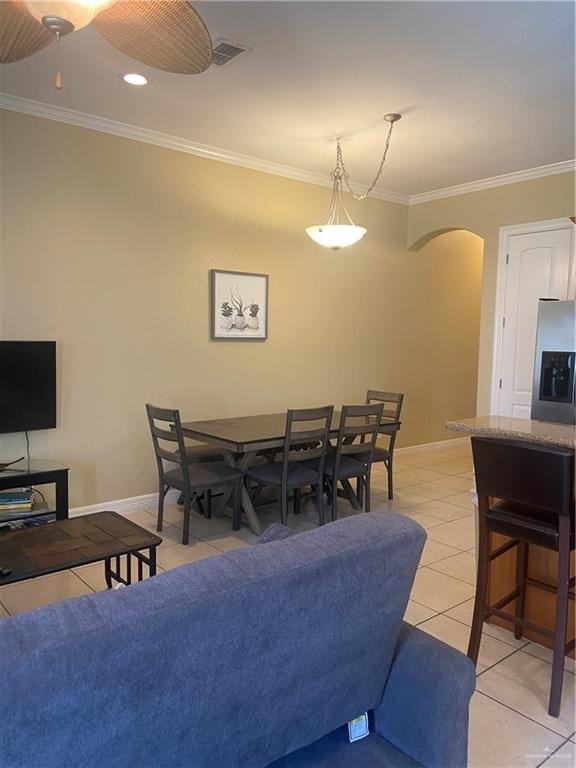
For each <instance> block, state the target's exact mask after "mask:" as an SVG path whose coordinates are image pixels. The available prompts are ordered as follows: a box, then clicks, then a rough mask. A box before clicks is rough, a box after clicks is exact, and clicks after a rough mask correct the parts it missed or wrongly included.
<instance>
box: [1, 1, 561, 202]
mask: <svg viewBox="0 0 576 768" xmlns="http://www.w3.org/2000/svg"><path fill="white" fill-rule="evenodd" d="M195 7H196V8H197V10H198V11H199V12H200V14H201V15H202V17H203V18H204V20H205V22H206V24H207V26H208V28H209V30H210V32H211V34H212V37H213V38H218V37H223V38H227V39H229V40H231V41H233V42H238V43H242V44H245V45H249V46H251V47H252V48H253V51H252V52H251V53H250V54H246V55H245V56H243V57H242V58H241V59H239V60H237V61H236V62H235V63H232V64H231V65H229V66H228V67H225V68H223V69H216V68H215V67H211V68H210V69H209V70H208V72H206V73H204V74H202V75H197V76H183V75H169V74H166V73H163V72H159V71H156V70H152V69H148V68H147V67H144V66H143V65H140V64H136V63H134V62H133V61H131V60H130V59H128V58H127V57H126V56H124V55H123V54H121V53H119V52H118V51H116V50H115V49H113V48H112V47H110V45H108V43H106V42H105V41H104V40H103V39H102V38H100V37H99V35H98V34H97V33H96V32H95V31H94V30H92V29H90V28H87V29H85V30H82V31H80V32H76V33H74V34H72V35H70V36H69V37H67V38H64V40H63V41H62V42H61V43H59V44H58V45H56V44H53V45H52V46H50V47H49V48H47V49H45V50H44V51H41V52H40V53H38V54H36V55H35V56H33V57H31V58H30V59H27V60H26V61H23V62H19V63H17V64H10V65H3V66H2V67H0V77H1V78H2V82H1V83H0V85H1V90H2V91H3V92H4V93H7V94H11V95H16V96H20V97H24V98H28V99H33V100H37V101H41V102H45V103H49V104H56V105H59V106H63V107H68V108H71V109H74V110H79V111H81V112H85V113H89V114H93V115H98V116H101V117H107V118H110V119H113V120H118V121H121V122H124V123H129V124H132V125H136V126H140V127H144V128H148V129H151V130H155V131H161V132H164V133H168V134H171V135H174V136H178V137H181V138H184V139H188V140H191V141H194V142H202V143H204V144H208V145H211V146H214V147H219V148H223V149H225V150H228V151H231V152H236V153H242V154H244V155H250V156H252V157H256V158H259V159H262V160H265V161H268V162H274V163H281V164H284V165H288V166H292V167H295V168H299V169H303V170H305V171H309V172H314V173H319V174H323V175H326V174H327V173H328V172H329V171H330V170H331V167H332V165H333V163H334V144H333V138H334V137H335V136H336V135H342V136H345V137H348V138H347V139H346V141H345V143H344V145H343V147H344V154H345V160H346V163H347V165H348V167H349V170H350V172H351V177H352V180H353V181H356V182H357V183H369V181H370V178H371V176H373V174H374V172H375V170H376V166H377V164H378V161H379V157H380V152H381V149H382V144H383V138H384V124H383V123H382V121H381V116H382V115H383V114H384V113H386V112H396V111H398V112H402V113H403V114H404V118H403V120H402V121H401V122H400V123H399V124H398V125H397V128H396V130H395V136H394V140H393V144H392V149H391V152H390V156H389V164H387V165H386V167H385V170H384V173H383V174H382V177H381V180H380V184H379V188H380V189H382V190H390V191H393V192H398V193H403V194H417V193H422V192H426V191H428V190H432V189H438V188H441V187H446V186H451V185H455V184H462V183H466V182H470V181H475V180H478V179H484V178H487V177H490V176H496V175H500V174H506V173H510V172H514V171H519V170H523V169H527V168H534V167H537V166H541V165H547V164H550V163H557V162H561V161H565V160H570V159H572V158H574V156H575V154H576V153H575V149H574V5H573V4H572V3H571V2H520V1H515V2H314V3H312V2H252V3H246V2H199V3H196V4H195ZM57 68H60V69H61V70H62V73H63V76H64V89H63V90H62V91H61V92H58V91H56V90H55V89H54V86H53V79H54V73H55V71H56V69H57ZM128 71H137V72H142V73H143V74H145V75H146V76H147V77H148V78H149V81H150V82H149V85H148V86H146V87H145V88H134V87H130V86H127V85H125V84H124V83H123V82H122V81H121V80H120V78H119V77H118V75H119V73H124V72H128Z"/></svg>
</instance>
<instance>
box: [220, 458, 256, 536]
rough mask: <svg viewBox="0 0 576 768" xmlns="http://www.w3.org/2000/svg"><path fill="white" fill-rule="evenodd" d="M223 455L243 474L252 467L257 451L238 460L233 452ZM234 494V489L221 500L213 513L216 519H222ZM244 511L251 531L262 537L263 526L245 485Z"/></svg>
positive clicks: (243, 493) (243, 488) (228, 491)
mask: <svg viewBox="0 0 576 768" xmlns="http://www.w3.org/2000/svg"><path fill="white" fill-rule="evenodd" d="M222 454H223V456H224V460H225V461H226V463H227V464H228V465H229V466H231V467H234V468H235V469H239V470H240V471H241V472H246V470H247V469H248V467H250V465H251V464H252V463H253V462H254V459H255V457H256V454H257V451H248V452H246V453H243V454H242V456H240V458H239V459H237V458H236V456H235V454H233V453H232V452H231V451H222ZM232 493H233V489H229V490H227V491H226V492H225V493H224V495H223V496H222V498H221V499H220V503H219V504H218V507H217V509H216V510H215V511H214V512H213V514H214V516H215V517H222V516H223V515H224V512H225V510H226V504H227V502H228V499H229V498H230V497H231V496H232ZM242 509H243V510H244V514H245V515H246V521H247V523H248V525H249V526H250V530H251V531H252V533H255V534H256V536H260V535H261V534H262V526H261V525H260V520H258V515H257V514H256V510H255V509H254V505H253V504H252V499H251V498H250V494H249V493H248V491H247V490H246V488H245V486H244V485H242Z"/></svg>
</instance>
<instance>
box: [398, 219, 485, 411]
mask: <svg viewBox="0 0 576 768" xmlns="http://www.w3.org/2000/svg"><path fill="white" fill-rule="evenodd" d="M410 250H413V251H416V252H418V254H419V257H420V258H419V261H418V269H419V270H420V271H422V272H423V273H424V276H425V279H427V280H428V281H429V285H430V286H433V295H431V296H430V297H428V298H429V300H430V302H431V304H432V306H430V307H428V309H427V329H426V330H425V333H426V335H427V336H428V337H429V338H430V342H431V343H430V344H429V345H426V344H422V349H423V352H422V354H423V355H424V358H425V359H424V360H423V363H424V367H425V368H426V369H427V370H429V371H430V374H431V375H434V376H440V377H441V381H442V387H441V391H442V392H443V393H444V394H443V398H444V399H445V404H444V407H443V410H444V412H445V413H446V414H449V415H447V418H448V419H450V418H466V417H472V416H475V415H476V411H477V392H478V365H479V353H480V323H481V316H480V310H481V301H482V268H483V256H484V240H483V238H482V237H480V236H479V235H478V234H476V233H475V232H471V231H470V230H467V229H459V228H446V229H440V230H435V231H433V232H430V233H428V234H426V235H425V236H423V237H420V238H419V239H418V240H417V241H416V242H415V243H413V244H412V245H411V246H410Z"/></svg>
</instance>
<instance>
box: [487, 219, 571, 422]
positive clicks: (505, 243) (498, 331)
mask: <svg viewBox="0 0 576 768" xmlns="http://www.w3.org/2000/svg"><path fill="white" fill-rule="evenodd" d="M556 229H570V230H571V231H572V247H571V251H572V253H571V255H570V267H569V269H570V278H569V285H568V295H569V296H572V297H574V296H575V294H576V264H575V262H576V259H575V254H574V249H575V245H576V226H575V225H574V223H573V222H572V220H571V219H570V218H569V217H568V216H566V217H564V218H561V219H546V220H544V221H532V222H529V223H528V224H513V225H511V226H506V227H500V229H499V235H498V266H497V272H496V302H495V309H494V340H493V347H492V386H491V389H490V413H491V414H496V413H498V401H499V400H500V386H499V382H500V378H501V374H502V332H503V327H502V319H503V317H504V303H505V299H506V274H507V273H506V256H507V254H508V247H509V240H510V238H511V237H513V236H514V235H532V234H538V233H539V232H549V231H550V230H556Z"/></svg>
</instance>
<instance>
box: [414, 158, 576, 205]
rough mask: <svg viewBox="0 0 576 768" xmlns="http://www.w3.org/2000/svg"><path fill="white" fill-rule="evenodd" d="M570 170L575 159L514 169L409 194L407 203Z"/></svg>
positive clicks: (574, 165) (539, 177)
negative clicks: (497, 174)
mask: <svg viewBox="0 0 576 768" xmlns="http://www.w3.org/2000/svg"><path fill="white" fill-rule="evenodd" d="M571 171H576V160H565V161H564V162H562V163H552V164H551V165H540V166H538V168H528V169H527V170H525V171H514V172H513V173H505V174H503V175H502V176H491V177H490V178H488V179H479V180H478V181H469V182H467V183H466V184H456V185H455V186H453V187H443V188H442V189H433V190H432V191H431V192H422V193H421V194H418V195H410V202H409V204H410V205H417V204H418V203H427V202H429V201H430V200H441V199H442V198H443V197H456V196H457V195H466V194H468V193H469V192H480V191H481V190H483V189H492V188H493V187H503V186H505V185H506V184H515V183H516V182H518V181H530V179H541V178H543V177H544V176H556V174H559V173H570V172H571Z"/></svg>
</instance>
